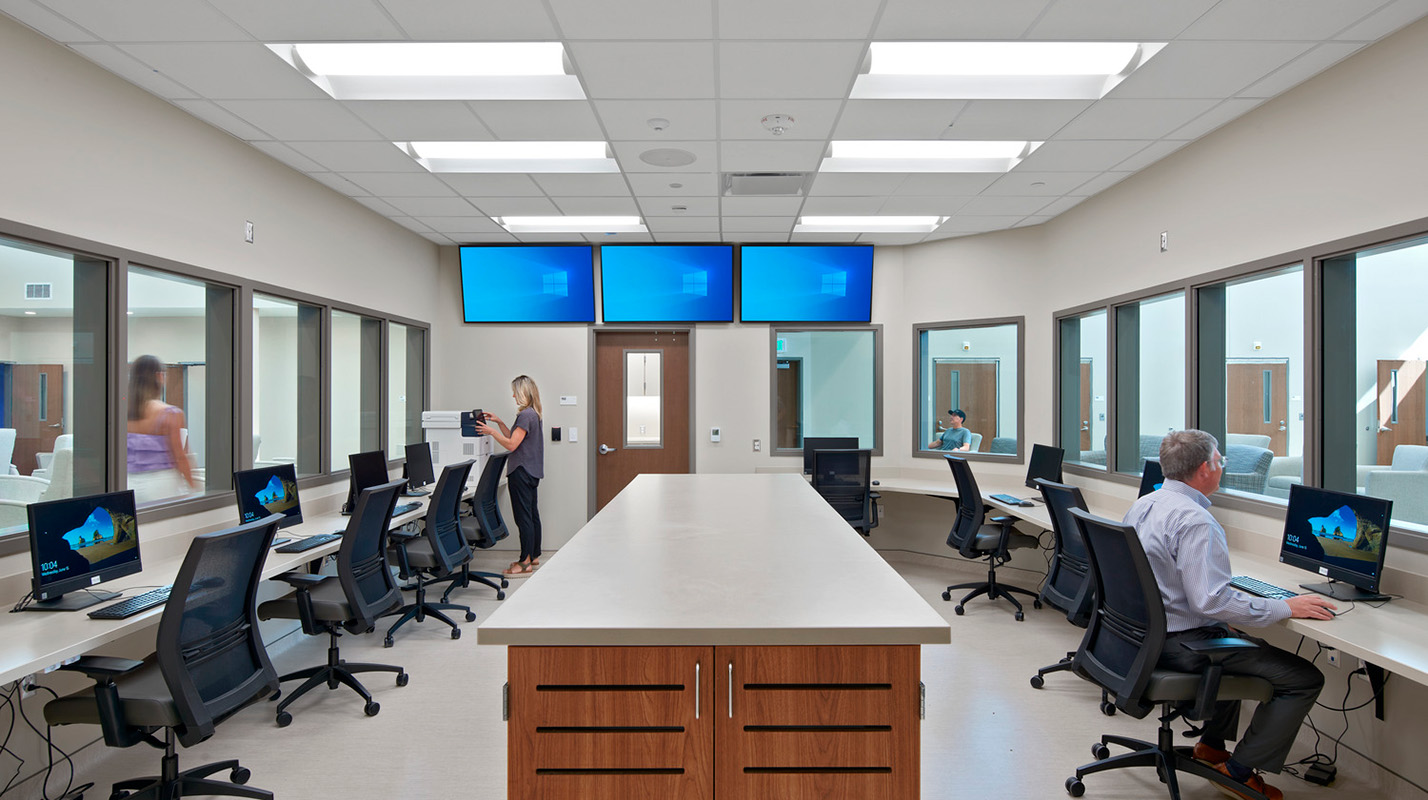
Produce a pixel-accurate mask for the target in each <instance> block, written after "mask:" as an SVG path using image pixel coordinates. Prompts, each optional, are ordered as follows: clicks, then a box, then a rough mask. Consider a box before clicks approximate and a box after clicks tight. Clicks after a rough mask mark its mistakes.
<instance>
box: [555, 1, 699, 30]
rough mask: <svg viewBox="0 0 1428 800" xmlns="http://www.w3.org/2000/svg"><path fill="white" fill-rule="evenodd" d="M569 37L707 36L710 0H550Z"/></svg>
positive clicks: (557, 18)
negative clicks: (595, 0)
mask: <svg viewBox="0 0 1428 800" xmlns="http://www.w3.org/2000/svg"><path fill="white" fill-rule="evenodd" d="M549 2H550V9H551V11H552V12H554V14H555V20H556V22H557V23H559V24H560V27H561V30H562V31H564V33H565V35H566V37H568V38H571V39H708V38H711V37H712V36H713V35H714V8H713V4H712V3H711V2H710V0H620V2H619V3H592V2H590V0H549Z"/></svg>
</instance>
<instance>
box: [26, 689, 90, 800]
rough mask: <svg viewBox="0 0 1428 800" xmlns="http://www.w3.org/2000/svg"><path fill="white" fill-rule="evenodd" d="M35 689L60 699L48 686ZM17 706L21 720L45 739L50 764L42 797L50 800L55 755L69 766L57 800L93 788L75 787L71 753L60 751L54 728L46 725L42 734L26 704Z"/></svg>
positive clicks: (41, 792) (63, 799)
mask: <svg viewBox="0 0 1428 800" xmlns="http://www.w3.org/2000/svg"><path fill="white" fill-rule="evenodd" d="M35 689H36V690H37V691H42V692H49V693H50V696H51V697H53V698H54V699H56V700H58V699H59V694H58V693H57V692H55V690H54V689H51V688H50V687H48V686H36V687H35ZM16 706H17V707H18V708H19V709H20V719H22V720H24V721H25V724H26V725H28V726H30V730H32V731H34V732H35V735H36V736H40V737H43V738H44V740H45V755H46V757H47V758H48V761H49V763H48V766H46V768H45V778H44V782H43V783H41V784H40V797H42V798H44V800H50V778H51V777H52V776H53V775H54V771H55V753H59V754H60V757H61V758H63V759H64V761H65V763H66V764H68V765H69V780H67V781H66V782H65V786H64V791H63V792H61V793H60V794H59V796H58V797H57V798H55V800H65V798H69V797H73V796H75V795H77V794H78V793H80V792H83V791H84V790H85V789H87V788H89V787H90V786H93V785H94V784H92V783H91V784H86V785H82V786H80V787H78V788H76V787H75V785H74V779H75V776H76V773H75V768H74V760H73V759H71V758H70V757H69V753H66V752H65V751H64V750H62V749H60V747H59V745H57V744H55V742H54V737H53V736H52V731H53V730H54V726H52V725H49V724H46V725H45V732H44V733H40V729H39V728H37V727H35V723H33V722H31V721H30V717H29V715H28V714H26V713H25V706H24V704H23V703H17V704H16Z"/></svg>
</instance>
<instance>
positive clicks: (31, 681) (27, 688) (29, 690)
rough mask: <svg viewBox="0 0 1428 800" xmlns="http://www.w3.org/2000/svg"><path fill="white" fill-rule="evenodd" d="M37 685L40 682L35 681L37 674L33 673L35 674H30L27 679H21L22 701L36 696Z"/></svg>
mask: <svg viewBox="0 0 1428 800" xmlns="http://www.w3.org/2000/svg"><path fill="white" fill-rule="evenodd" d="M37 683H38V681H36V679H35V673H33V672H32V673H30V674H29V675H26V676H25V677H23V678H21V679H20V699H22V700H23V699H26V698H29V697H34V696H35V686H36V685H37Z"/></svg>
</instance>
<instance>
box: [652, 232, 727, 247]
mask: <svg viewBox="0 0 1428 800" xmlns="http://www.w3.org/2000/svg"><path fill="white" fill-rule="evenodd" d="M650 234H651V235H652V236H654V240H655V241H656V242H659V243H661V244H717V243H722V242H723V241H724V237H723V236H722V235H721V234H719V233H691V232H688V231H668V232H665V231H658V232H657V231H651V232H650Z"/></svg>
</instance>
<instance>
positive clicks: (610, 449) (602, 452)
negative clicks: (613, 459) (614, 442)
mask: <svg viewBox="0 0 1428 800" xmlns="http://www.w3.org/2000/svg"><path fill="white" fill-rule="evenodd" d="M619 449H620V448H618V447H611V446H610V445H608V444H602V445H600V455H602V456H603V455H608V454H610V453H613V452H615V451H616V450H619Z"/></svg>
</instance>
